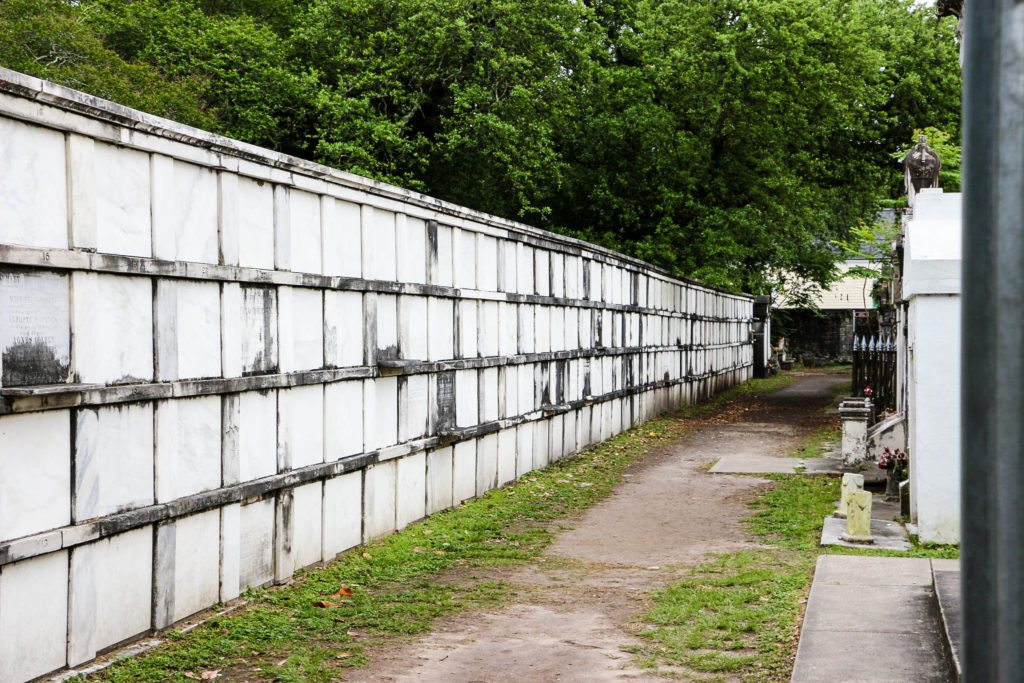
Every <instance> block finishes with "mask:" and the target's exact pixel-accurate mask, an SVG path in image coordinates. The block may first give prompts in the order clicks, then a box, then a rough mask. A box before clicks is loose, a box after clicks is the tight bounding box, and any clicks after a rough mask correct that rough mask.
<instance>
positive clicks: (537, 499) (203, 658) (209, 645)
mask: <svg viewBox="0 0 1024 683" xmlns="http://www.w3.org/2000/svg"><path fill="white" fill-rule="evenodd" d="M687 428H688V425H686V424H684V422H683V421H682V420H680V419H678V418H662V419H656V420H652V421H650V422H647V423H646V424H644V425H642V426H640V427H638V428H636V429H633V430H630V431H629V432H626V433H624V434H621V435H619V436H617V437H615V438H613V439H610V440H609V441H607V442H605V443H603V444H601V445H599V446H597V447H595V448H593V449H590V450H588V451H586V452H584V453H582V454H581V455H580V456H578V457H576V458H573V459H568V460H563V461H561V462H558V463H556V464H554V465H552V466H550V467H548V468H547V469H545V470H543V471H538V472H533V473H531V474H530V475H527V476H526V477H524V478H523V479H521V480H520V481H519V482H517V483H516V484H515V485H512V486H509V487H506V488H503V489H498V490H494V491H491V492H489V493H487V494H486V495H484V496H482V497H481V498H478V499H475V500H472V501H469V502H467V503H465V504H463V505H460V506H458V507H457V508H455V509H453V510H449V511H446V512H442V513H439V514H436V515H434V516H432V517H430V518H428V519H426V520H423V521H422V522H420V523H417V524H414V525H412V526H410V527H409V528H408V529H406V530H404V531H402V532H400V533H398V534H394V535H392V536H389V537H387V538H384V539H381V540H379V541H376V542H374V543H371V544H369V545H368V546H365V547H360V548H357V549H355V550H353V551H350V552H348V553H346V554H345V555H343V556H341V557H340V558H339V559H338V560H336V561H335V562H333V563H331V564H329V565H327V566H325V567H322V568H318V569H312V570H308V571H304V572H300V573H299V575H298V576H297V578H296V580H295V582H294V583H293V584H291V585H289V586H286V587H283V588H261V589H254V590H250V591H248V592H247V594H246V598H247V600H248V605H247V606H246V607H245V608H244V609H242V610H240V611H238V612H236V613H232V614H230V615H226V616H221V617H216V618H213V619H211V620H209V621H207V622H206V623H204V624H203V625H201V626H199V627H198V628H196V629H194V630H192V631H190V632H188V633H185V634H181V633H170V634H169V636H168V641H167V642H166V643H165V644H163V645H161V646H160V647H158V648H157V649H156V650H154V651H152V652H150V653H148V654H145V655H142V656H140V657H136V658H132V659H126V660H123V661H121V662H118V663H116V664H114V665H113V666H111V667H109V668H108V669H106V670H105V671H104V672H103V673H102V674H101V675H99V676H98V679H99V680H101V681H110V682H117V683H121V682H124V683H127V682H129V681H130V682H131V683H147V682H151V681H153V682H155V681H179V682H182V683H184V682H185V681H188V680H193V677H194V676H198V675H200V672H202V671H207V670H216V669H219V670H222V671H228V670H229V671H231V672H232V674H235V673H237V674H238V676H239V677H241V678H245V679H248V680H259V679H267V680H275V681H329V680H333V679H334V678H336V677H337V676H338V672H339V671H340V670H342V669H344V668H346V667H352V666H361V665H363V664H365V662H366V660H367V653H368V651H369V650H370V649H372V647H373V645H375V644H379V643H380V642H381V641H382V640H383V639H385V638H388V637H395V636H404V635H414V634H420V633H424V632H426V631H428V630H429V629H430V628H431V627H432V625H433V623H434V622H435V621H436V620H437V619H438V618H439V617H442V616H447V615H452V614H455V613H458V612H461V611H464V610H468V609H483V608H487V607H493V606H495V605H498V604H501V603H502V602H504V601H507V600H508V599H509V598H510V597H511V596H512V594H513V590H514V589H513V587H512V586H510V585H509V584H506V583H504V582H502V581H500V580H498V581H496V580H489V579H488V577H487V576H486V570H488V569H490V568H494V567H501V566H505V565H511V564H516V563H521V562H525V561H528V560H531V559H533V558H536V557H537V556H538V555H539V554H540V553H541V551H543V549H544V548H545V547H546V546H547V545H548V544H549V543H550V541H551V539H552V537H553V534H554V533H555V532H557V530H558V529H557V526H558V524H557V520H560V519H564V518H565V517H567V516H569V515H572V514H574V513H576V512H578V511H580V510H583V509H585V508H587V507H589V506H590V505H593V504H594V503H596V502H597V501H599V500H601V499H602V498H604V497H605V496H607V495H608V493H609V492H610V491H611V490H612V488H613V487H614V486H615V485H616V484H617V483H619V481H621V478H622V473H623V470H625V469H626V467H627V466H629V465H630V464H631V463H633V462H634V461H636V460H637V459H638V458H639V457H641V456H642V455H643V454H644V453H646V452H647V451H649V450H650V449H652V448H654V447H656V446H659V445H662V444H665V443H669V442H671V441H673V440H676V439H678V438H679V437H680V436H681V435H682V434H683V433H684V431H685V430H686V429H687ZM439 576H443V577H444V580H442V581H438V577H439ZM342 586H346V587H349V588H351V589H352V591H353V595H352V596H351V597H336V596H334V594H335V593H336V592H337V591H338V590H339V588H340V587H342ZM320 601H327V602H329V603H333V604H334V605H335V606H330V607H316V606H315V603H317V602H320ZM190 674H191V675H190Z"/></svg>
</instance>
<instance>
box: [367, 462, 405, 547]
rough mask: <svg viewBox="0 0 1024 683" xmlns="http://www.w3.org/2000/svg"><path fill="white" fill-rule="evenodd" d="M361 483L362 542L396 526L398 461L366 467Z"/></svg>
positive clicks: (385, 533)
mask: <svg viewBox="0 0 1024 683" xmlns="http://www.w3.org/2000/svg"><path fill="white" fill-rule="evenodd" d="M364 476H365V478H364V484H363V492H364V493H363V495H364V508H363V542H364V543H365V542H369V541H371V540H373V539H375V538H380V537H381V536H385V535H387V534H390V533H391V532H393V531H394V530H395V529H396V528H397V526H396V519H397V518H396V508H397V505H396V502H397V498H396V496H397V485H398V484H397V478H398V463H397V462H396V461H394V460H389V461H388V462H382V463H379V464H377V465H372V466H370V467H367V468H366V470H365V475H364Z"/></svg>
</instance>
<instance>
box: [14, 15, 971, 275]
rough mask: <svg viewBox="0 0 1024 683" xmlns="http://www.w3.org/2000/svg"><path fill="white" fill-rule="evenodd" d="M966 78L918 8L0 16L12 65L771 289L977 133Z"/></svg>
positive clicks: (943, 34) (945, 29) (829, 256)
mask: <svg viewBox="0 0 1024 683" xmlns="http://www.w3.org/2000/svg"><path fill="white" fill-rule="evenodd" d="M957 63H958V61H957V45H956V39H955V37H954V33H953V26H952V22H951V21H939V20H938V19H936V17H935V14H934V10H933V9H931V8H928V7H918V6H915V5H914V4H913V3H912V1H911V0H700V1H699V2H695V1H694V0H74V1H71V0H3V2H0V65H3V66H6V67H9V68H13V69H16V70H19V71H24V72H27V73H31V74H33V75H37V76H40V77H43V78H48V79H51V80H54V81H57V82H61V83H65V84H67V85H70V86H72V87H75V88H79V89H82V90H86V91H88V92H91V93H94V94H96V95H99V96H102V97H108V98H110V99H113V100H116V101H118V102H121V103H123V104H126V105H129V106H133V107H137V108H140V109H144V110H147V111H150V112H152V113H155V114H159V115H162V116H167V117H169V118H174V119H177V120H180V121H183V122H186V123H191V124H195V125H198V126H201V127H204V128H207V129H211V130H214V131H216V132H219V133H223V134H225V135H229V136H231V137H235V138H240V139H242V140H245V141H248V142H252V143H255V144H260V145H265V146H269V147H271V148H274V149H277V150H280V151H283V152H288V153H291V154H295V155H298V156H302V157H305V158H310V159H314V160H316V161H320V162H323V163H326V164H329V165H331V166H335V167H338V168H341V169H344V170H348V171H352V172H355V173H360V174H363V175H366V176H370V177H373V178H377V179H381V180H386V181H390V182H394V183H398V184H402V185H405V186H409V187H412V188H414V189H417V190H420V191H424V192H427V193H429V194H431V195H434V196H437V197H440V198H442V199H446V200H450V201H454V202H457V203H460V204H464V205H467V206H470V207H473V208H476V209H480V210H483V211H488V212H492V213H495V214H498V215H502V216H506V217H509V218H515V219H522V220H525V221H527V222H530V223H532V224H534V225H537V226H538V227H543V228H547V229H551V230H555V231H558V232H563V233H567V234H571V235H574V236H578V237H582V238H585V239H589V240H592V241H595V242H598V243H600V244H604V245H606V246H610V247H613V248H616V249H619V250H621V251H624V252H627V253H630V254H634V255H636V256H639V257H641V258H643V259H645V260H648V261H650V262H652V263H654V264H656V265H659V266H662V267H665V268H668V269H670V270H673V271H674V272H677V273H679V274H680V275H685V276H690V277H696V278H698V279H701V280H703V281H705V282H707V283H709V284H713V285H719V286H723V287H727V288H733V289H743V290H746V291H751V292H764V291H767V290H768V289H770V288H771V287H773V286H776V285H777V284H778V280H779V279H780V278H785V277H791V276H792V277H797V278H799V279H801V280H808V281H816V282H819V283H820V282H825V281H826V280H827V279H828V278H829V277H830V276H831V274H832V268H833V262H834V260H835V258H836V253H835V251H834V247H833V245H834V244H835V242H836V240H840V239H843V238H844V237H845V236H846V235H848V233H849V231H850V229H851V228H852V227H853V226H855V225H857V224H859V223H861V222H863V221H865V220H870V219H871V217H872V216H873V214H874V212H875V211H876V210H877V206H878V204H879V201H880V200H883V199H885V198H887V197H893V196H896V194H897V193H898V192H899V191H900V189H899V188H900V184H901V177H902V175H901V170H900V168H899V167H898V165H897V164H896V163H895V162H894V161H893V159H892V153H893V152H894V151H895V150H897V149H898V148H900V146H901V145H903V144H905V142H906V141H907V140H908V139H911V137H912V134H913V131H914V130H915V129H923V128H926V127H936V128H939V129H941V130H943V131H945V132H946V133H948V134H950V135H953V136H954V137H955V136H958V134H959V111H960V99H959V98H960V74H959V67H958V66H957Z"/></svg>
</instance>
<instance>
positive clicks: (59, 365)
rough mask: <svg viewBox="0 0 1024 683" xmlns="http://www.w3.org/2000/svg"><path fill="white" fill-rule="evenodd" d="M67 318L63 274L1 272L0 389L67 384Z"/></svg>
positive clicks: (69, 348) (68, 323) (69, 333)
mask: <svg viewBox="0 0 1024 683" xmlns="http://www.w3.org/2000/svg"><path fill="white" fill-rule="evenodd" d="M70 318H71V312H70V300H69V295H68V277H67V275H63V274H60V273H51V272H46V271H25V270H7V269H4V270H0V386H5V387H10V386H30V385H37V384H59V383H61V382H66V381H67V380H68V375H69V372H70V365H71V320H70Z"/></svg>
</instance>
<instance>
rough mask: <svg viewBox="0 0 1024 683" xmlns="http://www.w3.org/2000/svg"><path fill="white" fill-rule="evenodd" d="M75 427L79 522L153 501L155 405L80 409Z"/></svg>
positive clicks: (118, 405) (76, 508) (77, 516)
mask: <svg viewBox="0 0 1024 683" xmlns="http://www.w3.org/2000/svg"><path fill="white" fill-rule="evenodd" d="M76 419H77V425H76V428H75V511H74V514H75V521H76V522H81V521H83V520H87V519H93V518H96V517H101V516H103V515H109V514H114V513H116V512H121V511H123V510H130V509H132V508H137V507H143V506H145V505H151V504H152V503H153V496H154V483H153V457H154V456H153V449H154V446H153V404H152V403H124V404H116V405H112V406H101V407H97V408H83V409H80V410H79V411H78V413H77V416H76Z"/></svg>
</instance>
